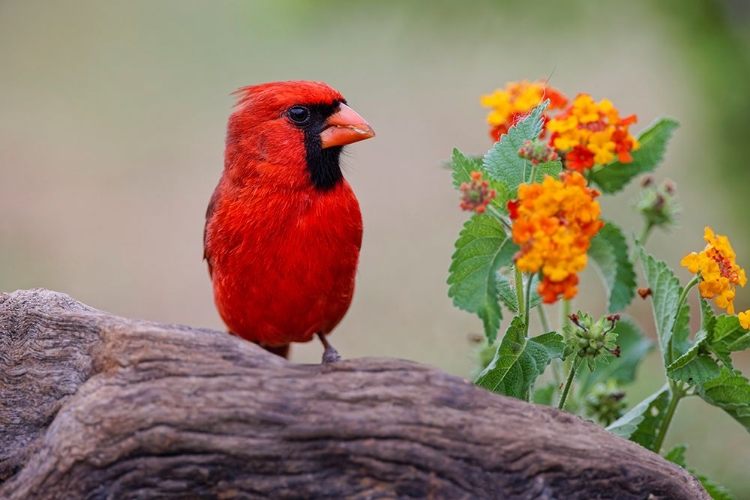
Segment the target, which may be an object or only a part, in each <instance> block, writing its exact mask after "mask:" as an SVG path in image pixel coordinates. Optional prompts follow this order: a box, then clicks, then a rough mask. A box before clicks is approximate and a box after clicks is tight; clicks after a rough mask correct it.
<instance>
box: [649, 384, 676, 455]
mask: <svg viewBox="0 0 750 500" xmlns="http://www.w3.org/2000/svg"><path fill="white" fill-rule="evenodd" d="M669 392H670V396H671V398H670V400H669V406H667V413H666V415H664V421H663V422H662V424H661V427H660V428H659V434H658V435H657V436H656V441H654V448H653V450H651V451H653V452H654V453H660V452H661V447H662V445H663V444H664V438H665V437H666V436H667V430H668V429H669V426H670V424H671V423H672V418H674V414H675V410H676V409H677V403H679V402H680V399H682V396H684V393H683V392H682V391H678V390H676V387H675V384H674V383H673V382H672V381H670V382H669Z"/></svg>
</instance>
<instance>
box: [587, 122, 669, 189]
mask: <svg viewBox="0 0 750 500" xmlns="http://www.w3.org/2000/svg"><path fill="white" fill-rule="evenodd" d="M679 125H680V124H679V123H678V122H677V121H676V120H673V119H672V118H659V119H658V120H656V121H655V122H654V123H652V124H651V125H650V126H649V127H648V128H646V129H645V130H643V131H642V132H641V133H640V134H639V135H638V141H639V142H640V143H641V147H640V148H639V149H637V150H636V151H633V153H632V156H633V161H632V162H630V163H620V162H619V161H616V162H614V163H611V164H609V165H606V166H605V167H602V168H601V169H599V170H596V171H592V172H591V174H590V176H589V180H590V181H591V182H593V183H594V184H596V185H597V186H598V187H599V189H600V190H601V191H602V192H603V193H609V194H611V193H616V192H618V191H620V190H621V189H622V188H624V187H625V186H626V185H627V184H628V183H629V182H630V181H631V180H632V179H633V178H634V177H636V176H638V175H641V174H644V173H646V172H651V171H652V170H654V169H655V168H656V167H657V166H658V165H659V163H661V161H662V160H663V158H664V152H665V151H666V149H667V143H668V142H669V139H670V138H671V137H672V134H673V133H674V131H675V130H676V129H677V127H679Z"/></svg>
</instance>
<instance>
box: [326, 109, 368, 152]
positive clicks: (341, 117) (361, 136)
mask: <svg viewBox="0 0 750 500" xmlns="http://www.w3.org/2000/svg"><path fill="white" fill-rule="evenodd" d="M370 137H375V131H374V130H373V129H372V127H371V126H370V124H369V123H367V122H366V121H365V119H364V118H362V117H361V116H359V115H358V114H357V113H356V112H355V111H354V110H353V109H352V108H350V107H349V106H347V105H346V104H343V103H342V104H339V110H338V111H336V112H335V113H334V114H332V115H331V116H330V117H329V118H328V120H326V126H325V128H324V129H323V132H321V133H320V143H321V145H322V146H323V149H325V148H330V147H333V146H346V145H347V144H351V143H353V142H359V141H364V140H365V139H369V138H370Z"/></svg>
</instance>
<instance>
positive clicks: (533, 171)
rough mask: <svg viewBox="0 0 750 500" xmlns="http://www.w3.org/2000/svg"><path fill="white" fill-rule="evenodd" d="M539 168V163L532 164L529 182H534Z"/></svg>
mask: <svg viewBox="0 0 750 500" xmlns="http://www.w3.org/2000/svg"><path fill="white" fill-rule="evenodd" d="M538 169H539V165H534V164H533V163H532V164H531V177H530V178H529V184H533V183H534V179H535V178H536V171H537V170H538Z"/></svg>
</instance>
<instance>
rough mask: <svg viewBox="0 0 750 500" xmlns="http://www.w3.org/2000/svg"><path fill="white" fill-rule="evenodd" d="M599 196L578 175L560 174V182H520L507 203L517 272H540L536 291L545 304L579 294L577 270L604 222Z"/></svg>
mask: <svg viewBox="0 0 750 500" xmlns="http://www.w3.org/2000/svg"><path fill="white" fill-rule="evenodd" d="M598 196H599V191H597V190H596V189H592V188H589V187H587V186H586V179H585V178H584V177H583V175H581V174H580V173H578V172H563V173H561V174H560V179H559V180H558V179H555V178H554V177H551V176H547V177H546V178H545V179H544V181H543V182H542V183H541V184H539V183H534V184H521V185H520V186H519V188H518V199H516V200H511V201H510V202H508V211H509V213H510V218H511V219H512V220H513V227H512V234H513V242H514V243H516V244H517V245H519V246H520V247H521V248H520V250H519V252H518V253H517V254H516V256H515V257H514V260H515V263H516V265H517V266H518V269H519V270H521V271H524V272H530V273H536V272H539V271H541V272H542V281H541V282H540V283H539V287H538V289H537V291H538V292H539V294H540V295H541V297H542V300H543V301H544V302H545V303H546V304H551V303H554V302H555V301H557V299H558V298H559V296H560V295H562V297H563V298H564V299H572V298H573V297H575V295H576V294H577V293H578V272H580V271H582V270H583V269H584V268H585V267H586V261H587V256H586V252H587V250H588V249H589V246H590V241H591V238H593V237H594V236H595V235H596V233H597V232H598V231H599V229H601V227H602V226H603V225H604V223H603V222H602V221H601V220H599V215H600V213H601V208H600V206H599V202H598V201H596V198H597V197H598Z"/></svg>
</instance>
